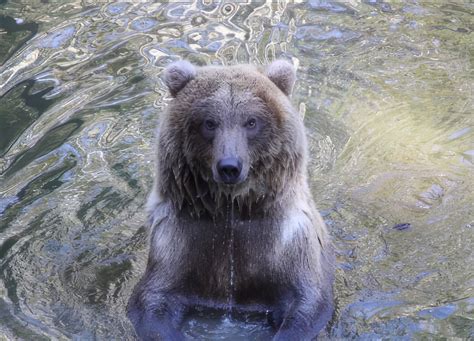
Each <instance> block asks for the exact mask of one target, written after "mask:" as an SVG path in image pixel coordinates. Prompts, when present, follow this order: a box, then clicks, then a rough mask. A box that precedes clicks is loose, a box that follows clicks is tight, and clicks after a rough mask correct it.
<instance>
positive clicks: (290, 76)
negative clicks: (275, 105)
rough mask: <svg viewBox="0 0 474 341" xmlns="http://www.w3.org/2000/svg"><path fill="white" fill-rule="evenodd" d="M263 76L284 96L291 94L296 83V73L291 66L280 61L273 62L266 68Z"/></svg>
mask: <svg viewBox="0 0 474 341" xmlns="http://www.w3.org/2000/svg"><path fill="white" fill-rule="evenodd" d="M265 74H266V75H267V77H268V78H270V80H271V81H272V82H273V83H275V84H276V86H278V87H279V88H280V90H281V91H283V93H284V94H285V95H287V96H289V95H290V94H291V91H292V90H293V85H294V84H295V81H296V72H295V68H294V67H293V65H292V64H290V63H289V62H287V61H285V60H282V59H278V60H275V61H274V62H273V63H271V64H270V65H269V66H268V67H267V69H266V70H265Z"/></svg>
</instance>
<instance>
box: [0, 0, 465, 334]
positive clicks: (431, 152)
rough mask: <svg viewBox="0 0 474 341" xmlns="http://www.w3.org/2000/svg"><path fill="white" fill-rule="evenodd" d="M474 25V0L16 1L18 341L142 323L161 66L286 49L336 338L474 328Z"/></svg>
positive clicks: (4, 227) (249, 330) (5, 178)
mask: <svg viewBox="0 0 474 341" xmlns="http://www.w3.org/2000/svg"><path fill="white" fill-rule="evenodd" d="M473 31H474V5H473V4H472V3H469V2H461V1H456V2H454V1H453V2H448V1H436V2H435V1H430V2H427V1H415V0H412V1H407V2H386V3H382V2H380V1H366V2H364V3H359V2H358V1H346V2H329V1H324V0H320V1H318V0H311V1H309V2H296V3H292V2H288V1H279V2H276V1H274V2H268V3H264V2H252V3H247V2H244V1H239V2H228V3H220V4H218V3H216V2H213V1H187V2H172V1H170V2H169V3H168V4H159V3H149V4H145V3H143V4H127V3H110V4H105V3H101V4H100V5H97V2H95V1H90V0H84V1H76V2H65V1H64V2H53V1H41V2H40V1H34V2H33V1H5V0H3V1H0V339H2V337H1V335H4V338H6V339H28V340H41V339H77V340H92V339H100V340H109V339H121V340H122V339H129V340H131V339H133V330H132V327H131V325H130V324H129V322H128V320H127V319H126V317H125V314H124V312H125V305H126V302H127V300H128V297H129V296H130V294H131V290H132V288H133V286H134V285H135V283H136V282H137V280H138V279H139V277H140V276H141V274H142V273H143V271H144V265H145V261H146V257H147V236H146V229H145V226H146V225H145V221H146V217H145V215H144V210H143V204H144V202H145V198H146V195H147V192H148V190H149V188H150V186H151V183H152V174H153V171H154V170H153V161H152V159H153V156H152V154H153V136H154V131H155V126H156V123H157V120H158V119H159V115H160V112H161V111H162V110H163V108H164V106H165V105H166V102H167V100H168V98H167V94H166V91H165V88H164V86H163V84H162V82H161V80H160V71H161V70H162V69H163V67H164V66H166V65H167V64H168V63H169V62H171V61H174V60H176V59H180V58H186V59H188V60H191V61H192V62H194V63H197V64H210V63H216V64H235V63H239V62H244V63H247V62H251V63H256V64H266V63H268V62H269V61H271V60H273V59H274V58H275V57H285V58H291V59H292V60H293V62H294V63H295V64H296V65H297V66H298V81H297V84H296V87H295V90H294V94H293V103H294V104H295V106H296V107H297V108H299V109H300V111H301V113H302V114H304V115H305V120H306V125H307V127H308V134H309V137H310V139H309V140H310V144H311V145H310V149H311V157H312V161H311V164H310V173H311V179H312V189H313V194H314V197H315V199H316V202H317V203H318V206H319V208H320V209H321V211H322V213H323V215H324V218H325V220H326V222H327V224H328V227H329V229H330V231H331V234H332V236H333V239H334V242H335V244H336V246H337V250H338V251H337V252H338V270H337V279H336V297H337V306H338V310H337V314H336V316H335V318H334V320H333V322H332V324H331V326H330V327H329V328H328V331H327V332H325V333H324V335H322V339H342V338H352V339H370V340H372V339H373V340H375V339H381V338H397V339H413V338H417V339H431V338H454V337H457V338H459V339H472V338H474V266H473V264H474V252H473V245H474V205H473V202H474V190H473V188H474V116H473V115H474V113H473V98H474V97H473V84H474V82H473V79H474V75H473V60H474V59H473V58H474V34H473ZM198 315H199V314H198ZM201 315H202V314H201ZM247 319H248V321H247V322H246V323H245V322H242V321H238V319H236V320H235V321H232V320H231V321H229V320H228V319H225V318H224V319H223V318H221V317H219V316H216V317H214V316H208V315H206V314H204V315H202V316H197V317H196V318H194V320H191V321H189V322H188V323H187V324H186V325H185V330H186V332H187V334H188V335H189V336H190V337H195V338H214V339H225V338H227V339H239V338H240V339H249V338H257V337H261V338H265V336H267V337H268V331H267V330H265V328H264V327H262V326H260V325H259V322H258V320H257V321H256V320H255V319H253V318H252V317H247ZM244 320H245V319H244ZM266 333H267V334H266Z"/></svg>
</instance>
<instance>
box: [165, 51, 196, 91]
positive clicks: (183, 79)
mask: <svg viewBox="0 0 474 341" xmlns="http://www.w3.org/2000/svg"><path fill="white" fill-rule="evenodd" d="M194 77H196V68H195V67H194V65H192V64H191V63H190V62H187V61H185V60H180V61H177V62H174V63H172V64H170V65H169V66H168V67H167V68H166V69H165V71H164V76H163V79H164V81H165V84H166V86H167V87H168V90H169V91H170V94H171V96H173V97H175V96H176V95H177V94H178V92H179V91H180V90H181V89H182V88H184V87H185V86H186V84H188V82H189V81H190V80H191V79H193V78H194Z"/></svg>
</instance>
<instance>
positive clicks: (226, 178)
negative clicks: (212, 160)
mask: <svg viewBox="0 0 474 341" xmlns="http://www.w3.org/2000/svg"><path fill="white" fill-rule="evenodd" d="M217 171H218V172H219V176H220V177H221V179H222V181H223V182H224V183H226V184H228V185H233V184H236V183H237V182H238V180H239V177H240V172H241V171H242V163H241V162H240V161H239V160H237V159H236V158H233V157H229V158H225V159H222V160H220V161H219V163H218V164H217Z"/></svg>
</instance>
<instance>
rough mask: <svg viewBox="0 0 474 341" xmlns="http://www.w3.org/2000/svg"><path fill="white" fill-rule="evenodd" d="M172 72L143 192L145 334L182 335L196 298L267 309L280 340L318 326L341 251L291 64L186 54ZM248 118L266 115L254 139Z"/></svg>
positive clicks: (135, 313)
mask: <svg viewBox="0 0 474 341" xmlns="http://www.w3.org/2000/svg"><path fill="white" fill-rule="evenodd" d="M164 78H165V82H166V83H167V86H168V87H169V89H170V93H171V94H172V96H173V97H174V98H173V100H172V101H171V103H170V104H169V106H168V109H167V111H166V112H165V113H164V114H163V116H162V117H161V123H160V127H159V134H158V146H157V150H156V153H157V174H156V177H155V182H154V185H153V188H152V190H151V193H150V196H149V200H148V203H147V209H148V213H149V217H150V224H151V233H150V253H149V260H148V266H147V269H146V272H145V275H144V276H143V278H142V280H141V281H140V282H139V283H138V284H137V286H136V288H135V290H134V293H133V295H132V297H131V298H130V301H129V306H128V316H129V318H130V320H131V321H132V322H133V324H134V326H135V328H136V331H137V334H138V335H139V337H140V338H142V339H155V338H159V337H161V338H163V339H170V340H175V339H180V338H182V337H183V335H182V334H181V332H180V331H179V324H180V322H181V319H182V317H183V315H184V314H185V312H186V311H187V309H188V308H189V307H192V306H194V305H209V306H213V307H221V308H228V306H229V305H232V306H233V307H234V308H236V309H243V310H262V311H266V310H269V311H271V312H272V315H271V317H272V320H273V324H274V325H275V327H276V330H277V332H276V335H275V339H281V340H287V339H295V340H296V339H298V340H304V339H311V338H313V337H315V336H316V335H317V333H318V332H319V330H320V329H321V328H323V327H324V325H325V324H326V323H327V321H328V320H329V319H330V317H331V314H332V311H333V303H332V282H333V271H334V270H333V264H332V263H333V255H332V249H331V243H330V241H329V237H328V234H327V231H326V227H325V225H324V222H323V221H322V219H321V217H320V215H319V213H318V212H317V210H316V208H315V206H314V203H313V200H312V198H311V193H310V191H309V187H308V180H307V169H306V167H307V142H306V137H305V130H304V126H303V122H302V118H301V117H300V115H299V114H298V113H297V112H296V111H295V110H294V108H293V107H292V105H291V103H290V101H289V98H288V97H287V94H289V92H291V89H292V87H293V83H294V79H295V77H294V70H293V69H292V66H291V65H290V64H289V63H287V62H282V61H277V62H275V63H273V64H271V65H270V66H269V67H268V68H267V69H266V70H262V69H258V68H255V67H253V66H251V65H237V66H232V67H216V66H208V67H199V68H198V67H194V66H192V65H191V64H189V63H183V62H178V63H175V64H172V65H171V66H170V67H168V69H167V70H165V76H164ZM209 117H211V118H214V119H215V120H217V121H218V122H219V126H218V129H219V130H218V131H217V132H216V135H215V137H214V138H213V139H212V140H210V139H205V138H203V136H202V133H200V129H201V128H200V127H201V126H202V122H203V120H204V119H205V118H209ZM248 117H257V118H258V120H259V130H258V134H257V136H254V137H252V138H246V137H245V136H250V135H245V134H246V132H245V129H244V128H242V122H245V120H246V119H247V118H248ZM229 153H231V154H232V155H237V156H238V157H239V158H240V159H241V160H242V163H243V165H244V166H243V169H244V171H245V172H247V173H246V177H245V181H242V182H241V183H239V184H236V185H233V186H229V185H225V184H222V183H220V182H219V181H217V180H216V172H215V164H216V162H217V161H218V160H219V158H220V157H222V156H223V155H224V154H225V155H228V154H229ZM230 259H232V262H231V261H230ZM231 272H233V275H232V276H233V278H232V285H230V284H229V283H230V281H231V278H230V276H231ZM229 291H231V292H229Z"/></svg>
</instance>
